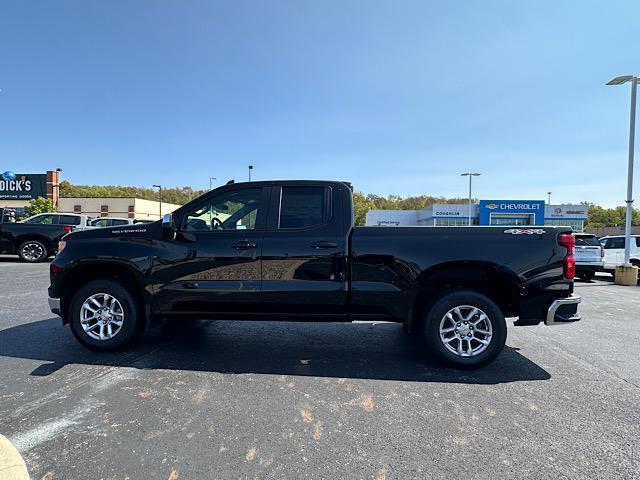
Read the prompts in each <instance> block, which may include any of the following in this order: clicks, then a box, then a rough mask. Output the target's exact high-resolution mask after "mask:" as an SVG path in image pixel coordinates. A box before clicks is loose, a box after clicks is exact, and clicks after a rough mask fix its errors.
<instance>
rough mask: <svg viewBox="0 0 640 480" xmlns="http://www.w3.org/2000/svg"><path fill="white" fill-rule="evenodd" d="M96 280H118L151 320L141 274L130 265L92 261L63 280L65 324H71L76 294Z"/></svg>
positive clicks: (78, 266)
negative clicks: (70, 309) (71, 307)
mask: <svg viewBox="0 0 640 480" xmlns="http://www.w3.org/2000/svg"><path fill="white" fill-rule="evenodd" d="M94 280H117V281H119V282H121V283H122V284H123V285H124V286H125V287H126V288H127V290H128V291H129V292H130V293H131V294H132V295H133V296H134V298H135V299H136V300H137V301H139V302H140V307H141V312H143V315H144V319H145V321H148V320H149V309H148V308H147V305H148V303H149V302H148V301H147V293H146V292H145V290H144V288H143V287H142V285H143V283H142V281H141V278H140V273H139V272H137V271H136V270H135V269H133V268H131V267H130V266H128V265H125V264H122V263H117V262H100V261H91V262H86V263H82V264H79V265H76V266H75V267H73V268H72V269H71V270H70V271H69V272H67V273H66V274H65V275H64V277H63V278H62V279H61V282H60V287H59V291H60V292H63V295H61V299H60V300H61V304H60V309H61V314H62V315H61V316H62V318H63V321H64V323H68V322H69V318H70V317H69V307H70V305H71V301H72V299H73V297H74V295H75V294H76V292H77V291H78V290H79V289H80V288H81V287H82V286H84V285H86V284H87V283H89V282H93V281H94Z"/></svg>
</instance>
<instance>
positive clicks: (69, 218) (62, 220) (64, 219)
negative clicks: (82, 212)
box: [58, 215, 80, 225]
mask: <svg viewBox="0 0 640 480" xmlns="http://www.w3.org/2000/svg"><path fill="white" fill-rule="evenodd" d="M58 223H59V224H60V225H80V217H76V216H75V215H60V216H59V217H58Z"/></svg>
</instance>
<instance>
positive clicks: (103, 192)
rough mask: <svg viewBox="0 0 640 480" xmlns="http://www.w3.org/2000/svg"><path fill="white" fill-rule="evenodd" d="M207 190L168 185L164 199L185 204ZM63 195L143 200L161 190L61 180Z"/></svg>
mask: <svg viewBox="0 0 640 480" xmlns="http://www.w3.org/2000/svg"><path fill="white" fill-rule="evenodd" d="M205 191H206V190H194V189H193V188H191V187H168V188H163V189H162V201H163V202H166V203H174V204H176V205H184V204H185V203H187V202H188V201H190V200H192V199H194V198H196V197H197V196H199V195H202V194H203V193H204V192H205ZM60 196H61V197H96V198H106V197H126V198H140V199H143V200H155V201H158V200H159V199H160V196H159V192H158V190H157V189H153V188H143V187H126V186H120V185H73V184H72V183H71V182H68V181H67V180H64V181H62V182H60Z"/></svg>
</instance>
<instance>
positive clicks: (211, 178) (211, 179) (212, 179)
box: [209, 177, 217, 190]
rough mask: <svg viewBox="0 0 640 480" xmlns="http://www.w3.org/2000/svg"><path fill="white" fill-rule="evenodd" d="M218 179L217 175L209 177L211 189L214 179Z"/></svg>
mask: <svg viewBox="0 0 640 480" xmlns="http://www.w3.org/2000/svg"><path fill="white" fill-rule="evenodd" d="M214 180H217V178H216V177H209V190H213V181H214Z"/></svg>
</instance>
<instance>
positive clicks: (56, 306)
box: [49, 297, 61, 315]
mask: <svg viewBox="0 0 640 480" xmlns="http://www.w3.org/2000/svg"><path fill="white" fill-rule="evenodd" d="M49 310H51V313H55V314H56V315H60V314H61V310H60V299H59V298H51V297H49Z"/></svg>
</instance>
